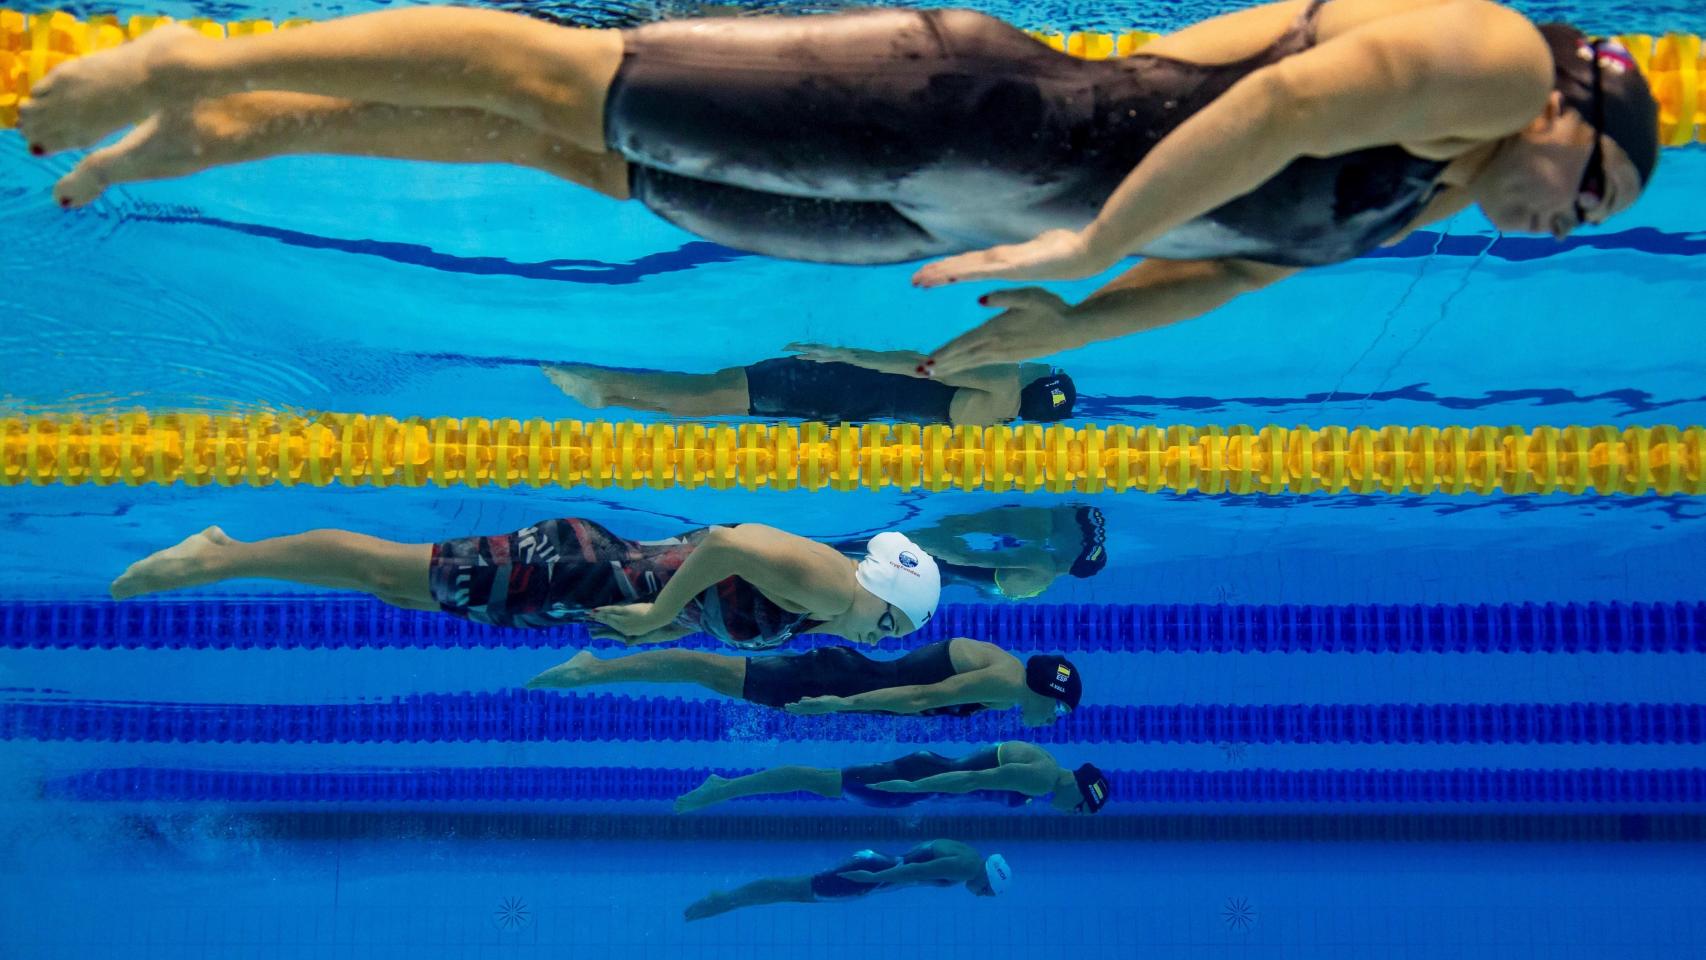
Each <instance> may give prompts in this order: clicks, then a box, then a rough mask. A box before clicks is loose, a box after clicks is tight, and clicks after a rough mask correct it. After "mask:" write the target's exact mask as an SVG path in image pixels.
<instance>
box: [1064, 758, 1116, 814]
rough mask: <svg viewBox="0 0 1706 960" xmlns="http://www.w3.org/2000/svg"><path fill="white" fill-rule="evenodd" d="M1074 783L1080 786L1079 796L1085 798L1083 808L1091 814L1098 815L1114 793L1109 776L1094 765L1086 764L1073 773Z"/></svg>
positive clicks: (1082, 803)
mask: <svg viewBox="0 0 1706 960" xmlns="http://www.w3.org/2000/svg"><path fill="white" fill-rule="evenodd" d="M1072 781H1073V782H1074V783H1076V784H1077V785H1078V795H1079V796H1081V797H1083V798H1084V799H1083V801H1082V802H1081V806H1083V808H1084V809H1085V810H1087V811H1089V812H1090V813H1096V812H1097V811H1099V810H1101V809H1102V808H1103V807H1105V806H1107V804H1108V795H1109V794H1110V793H1111V792H1112V791H1113V788H1112V786H1111V785H1110V784H1109V783H1108V777H1107V774H1105V773H1103V772H1102V771H1101V768H1099V767H1097V766H1096V765H1095V764H1093V763H1086V764H1083V765H1082V766H1080V767H1079V768H1078V769H1077V770H1074V771H1072Z"/></svg>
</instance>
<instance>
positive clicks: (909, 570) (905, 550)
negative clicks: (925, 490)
mask: <svg viewBox="0 0 1706 960" xmlns="http://www.w3.org/2000/svg"><path fill="white" fill-rule="evenodd" d="M853 576H854V578H855V579H857V580H858V581H859V586H861V587H863V588H865V593H866V594H867V595H868V598H869V599H866V600H864V601H863V602H860V601H857V600H856V601H855V603H854V607H855V613H858V612H860V611H865V610H867V609H868V612H869V614H870V616H869V617H868V619H869V620H870V621H871V626H872V631H871V632H873V633H874V634H876V635H875V636H872V637H869V638H855V639H866V641H867V642H875V641H876V640H879V639H881V638H882V636H900V635H901V634H905V633H911V632H912V631H914V630H917V629H918V628H920V627H922V626H924V625H925V624H926V623H929V622H930V618H931V617H932V616H935V614H936V604H937V602H938V601H940V600H941V598H942V572H941V571H940V570H939V569H937V567H936V561H935V559H934V558H933V557H931V556H930V555H929V554H928V553H925V552H924V550H923V549H922V548H920V547H919V546H918V544H916V543H913V542H912V540H911V539H909V538H908V537H907V536H906V535H905V534H902V533H896V532H894V531H893V530H890V531H889V532H887V533H879V534H877V535H876V536H874V537H872V538H871V542H870V543H868V544H866V546H865V559H863V560H860V561H859V566H858V567H857V568H856V569H855V570H854V571H853ZM872 601H875V602H874V603H873V602H872ZM859 619H861V620H863V619H867V618H859ZM855 632H858V631H855Z"/></svg>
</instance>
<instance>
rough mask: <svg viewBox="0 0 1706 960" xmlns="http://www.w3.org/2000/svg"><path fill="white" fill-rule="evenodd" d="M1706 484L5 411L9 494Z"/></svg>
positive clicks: (1281, 443)
mask: <svg viewBox="0 0 1706 960" xmlns="http://www.w3.org/2000/svg"><path fill="white" fill-rule="evenodd" d="M333 482H337V483H341V484H345V485H349V486H360V485H370V486H375V487H392V486H405V487H418V486H425V485H428V484H431V485H434V486H440V487H448V486H457V485H465V486H470V487H484V486H488V485H490V486H496V487H511V486H528V487H543V486H558V487H592V488H605V487H617V488H622V489H636V488H640V487H649V488H653V489H662V488H666V487H686V488H695V487H707V488H710V489H714V490H723V489H730V488H735V487H740V488H745V489H757V488H759V487H771V488H775V489H778V490H792V489H804V490H822V489H826V488H827V489H830V490H843V491H846V490H856V489H860V488H869V489H877V488H883V487H894V488H897V489H901V490H916V489H923V490H933V491H934V490H949V489H958V490H976V489H983V490H990V491H994V492H1031V491H1036V490H1046V491H1050V492H1056V493H1064V492H1077V493H1100V492H1126V491H1138V492H1145V493H1160V492H1171V493H1182V492H1188V491H1198V492H1202V493H1208V494H1252V493H1267V494H1279V493H1297V494H1310V493H1323V494H1327V493H1357V494H1369V495H1379V494H1420V493H1451V494H1482V495H1491V494H1501V493H1502V494H1505V495H1524V494H1546V493H1566V494H1574V495H1608V494H1618V493H1621V494H1661V495H1689V496H1699V495H1701V494H1703V493H1706V427H1701V426H1691V427H1675V426H1650V427H1649V426H1629V427H1617V426H1570V427H1536V428H1533V429H1525V428H1521V427H1493V426H1475V427H1457V426H1451V427H1397V426H1387V427H1342V426H1325V427H1294V428H1285V427H1278V426H1265V427H1251V426H1243V425H1238V426H1229V427H1190V426H1171V427H1154V426H1127V425H1119V426H1110V427H1098V426H1094V425H1091V426H1084V427H1067V426H1061V425H1053V426H1048V427H1043V426H1041V425H1023V426H1014V427H949V426H944V425H932V426H920V425H916V424H840V425H829V424H822V423H804V424H756V423H748V424H696V423H688V424H681V423H674V424H666V423H634V422H615V423H612V422H607V421H580V420H557V421H548V420H527V421H518V420H504V419H500V420H486V419H482V418H478V417H471V418H465V419H457V418H452V417H434V418H422V417H411V418H408V419H403V420H398V419H395V418H393V417H388V416H366V415H362V414H348V413H325V414H319V415H315V416H311V417H310V416H297V415H293V414H274V413H251V414H230V415H218V414H213V415H210V414H205V413H184V412H155V413H149V412H140V411H139V412H134V413H124V414H114V415H109V416H75V415H73V416H43V417H32V418H0V486H15V485H19V484H70V485H75V484H86V483H87V484H95V485H108V484H125V485H131V486H135V485H139V484H169V483H183V484H186V485H189V486H209V485H214V486H238V485H247V486H270V485H272V484H281V485H285V486H294V485H306V486H316V487H318V486H325V485H328V484H331V483H333Z"/></svg>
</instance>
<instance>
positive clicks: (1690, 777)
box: [42, 767, 1706, 806]
mask: <svg viewBox="0 0 1706 960" xmlns="http://www.w3.org/2000/svg"><path fill="white" fill-rule="evenodd" d="M752 772H753V771H752V770H750V769H743V770H721V769H719V770H710V769H706V768H694V769H671V768H633V767H429V768H422V769H396V770H362V771H353V772H343V771H338V772H334V771H298V772H278V771H272V770H264V771H263V770H188V769H175V768H159V767H125V768H117V769H108V770H91V771H86V772H83V773H78V774H74V775H71V776H67V777H60V778H57V779H53V780H48V781H46V782H44V783H43V785H42V793H43V795H44V796H45V797H47V798H49V799H55V800H79V801H131V802H142V801H217V802H236V803H346V802H360V803H444V802H482V801H485V802H505V803H509V802H526V801H558V802H561V801H605V802H610V801H622V802H627V801H667V800H673V799H675V798H676V797H678V796H680V795H681V794H683V793H685V792H687V791H688V790H691V789H693V788H694V787H696V786H698V785H699V784H700V783H702V782H704V780H705V777H706V776H707V775H709V774H711V773H718V774H721V775H723V776H727V777H734V776H740V775H743V774H747V773H752ZM1107 776H1108V779H1109V781H1110V783H1111V784H1112V788H1113V790H1112V793H1113V796H1114V797H1115V798H1116V800H1117V802H1118V803H1119V804H1120V805H1122V806H1123V805H1126V804H1145V803H1151V804H1153V803H1167V804H1180V803H1240V804H1263V803H1310V804H1322V803H1330V804H1358V803H1427V804H1510V803H1521V804H1655V803H1668V804H1696V803H1701V802H1703V801H1706V769H1700V768H1687V769H1674V770H1617V769H1607V768H1582V769H1566V770H1517V769H1489V768H1466V769H1451V770H1267V769H1262V770H1230V771H1205V770H1112V771H1107ZM971 798H973V799H975V798H976V795H975V794H974V795H971ZM748 799H749V800H753V801H763V800H772V801H776V800H785V801H788V802H797V801H800V800H808V801H827V799H828V798H825V797H820V796H818V795H816V794H812V793H789V794H783V795H777V796H769V797H758V798H748ZM836 802H841V801H836ZM1039 806H1046V804H1039Z"/></svg>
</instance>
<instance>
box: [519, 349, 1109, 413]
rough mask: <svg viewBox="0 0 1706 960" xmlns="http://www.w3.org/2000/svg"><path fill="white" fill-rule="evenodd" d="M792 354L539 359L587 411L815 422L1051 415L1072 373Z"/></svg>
mask: <svg viewBox="0 0 1706 960" xmlns="http://www.w3.org/2000/svg"><path fill="white" fill-rule="evenodd" d="M788 349H789V350H792V351H795V353H796V354H797V356H792V357H777V358H776V359H773V360H762V361H760V362H758V363H754V364H750V365H748V366H744V367H728V368H726V369H723V370H718V371H717V372H715V373H671V372H667V371H661V370H624V369H617V368H612V367H596V366H593V365H591V364H585V363H562V364H548V365H546V366H545V367H544V370H545V376H546V377H548V378H550V380H551V382H552V383H554V384H556V386H557V388H558V389H560V390H562V391H563V392H564V393H566V394H568V395H569V396H571V397H574V398H575V399H576V400H578V401H580V402H581V403H582V404H584V405H586V406H588V407H592V408H593V409H595V410H597V409H603V408H604V407H608V406H618V407H628V408H631V409H634V410H650V411H654V412H657V413H665V414H669V415H670V416H674V417H729V416H733V417H738V416H753V417H776V418H784V419H789V420H816V421H820V422H823V423H840V422H849V423H862V422H865V421H870V420H899V421H902V422H906V423H926V424H928V423H947V424H955V425H958V424H967V425H971V426H987V425H989V424H995V423H1006V422H1008V421H1010V420H1015V419H1018V420H1027V421H1030V422H1032V423H1053V422H1056V421H1059V420H1065V419H1067V418H1069V417H1071V416H1072V407H1073V404H1074V403H1076V402H1077V400H1078V390H1077V388H1076V387H1075V386H1074V384H1073V382H1072V378H1071V377H1069V376H1067V375H1066V374H1064V373H1062V372H1060V371H1058V370H1051V369H1050V368H1049V367H1048V366H1046V365H1044V364H1040V363H1025V364H1017V363H998V364H992V365H990V366H987V367H979V368H977V369H975V370H966V371H963V372H961V373H958V374H955V375H953V376H949V377H932V378H927V377H923V376H921V375H920V374H921V372H922V371H923V369H924V367H923V363H924V355H923V354H920V353H912V352H909V351H905V350H890V351H877V350H859V349H856V348H852V347H830V346H825V345H823V344H817V343H794V344H789V345H788Z"/></svg>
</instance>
